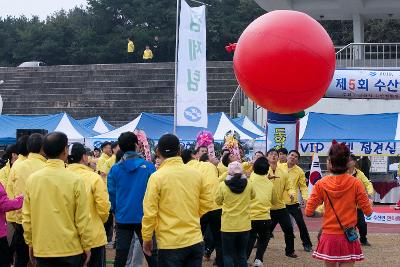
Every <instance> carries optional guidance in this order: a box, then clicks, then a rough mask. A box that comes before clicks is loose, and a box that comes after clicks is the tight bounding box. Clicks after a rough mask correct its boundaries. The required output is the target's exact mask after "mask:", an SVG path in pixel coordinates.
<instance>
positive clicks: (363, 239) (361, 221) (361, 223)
mask: <svg viewBox="0 0 400 267" xmlns="http://www.w3.org/2000/svg"><path fill="white" fill-rule="evenodd" d="M356 163H357V157H356V156H355V155H353V154H351V155H350V161H349V164H348V168H349V169H348V173H349V174H351V175H353V176H354V177H356V178H358V179H360V180H361V182H362V183H363V185H364V187H365V191H366V192H367V193H368V196H369V197H370V198H372V197H373V195H374V187H373V186H372V183H371V181H370V180H368V178H367V177H366V176H365V174H364V173H363V172H362V171H361V170H359V169H357V168H356ZM357 228H358V231H359V232H360V243H361V245H363V246H371V244H370V243H369V242H368V239H367V233H368V226H367V223H366V222H365V217H364V213H363V212H362V210H361V209H359V208H357Z"/></svg>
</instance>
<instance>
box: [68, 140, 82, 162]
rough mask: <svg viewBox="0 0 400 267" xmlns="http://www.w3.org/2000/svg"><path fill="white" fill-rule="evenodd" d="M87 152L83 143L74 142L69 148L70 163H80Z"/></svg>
mask: <svg viewBox="0 0 400 267" xmlns="http://www.w3.org/2000/svg"><path fill="white" fill-rule="evenodd" d="M85 154H86V148H85V146H84V145H82V144H81V143H73V144H71V146H70V148H69V155H68V163H69V164H73V163H79V162H81V160H82V158H83V155H85Z"/></svg>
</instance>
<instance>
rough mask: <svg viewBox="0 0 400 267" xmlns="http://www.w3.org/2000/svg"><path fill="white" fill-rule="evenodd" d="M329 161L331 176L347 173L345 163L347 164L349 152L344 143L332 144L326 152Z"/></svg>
mask: <svg viewBox="0 0 400 267" xmlns="http://www.w3.org/2000/svg"><path fill="white" fill-rule="evenodd" d="M328 155H329V161H330V163H331V166H332V169H331V170H330V171H331V172H332V173H333V174H343V173H345V172H346V171H347V163H348V162H349V157H350V150H349V148H348V147H347V146H346V145H345V144H344V143H340V144H339V143H337V142H336V141H334V142H332V146H331V148H330V149H329V152H328Z"/></svg>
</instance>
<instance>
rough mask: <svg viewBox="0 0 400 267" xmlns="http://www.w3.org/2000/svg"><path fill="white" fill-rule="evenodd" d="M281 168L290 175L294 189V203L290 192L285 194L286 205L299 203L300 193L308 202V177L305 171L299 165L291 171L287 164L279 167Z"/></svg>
mask: <svg viewBox="0 0 400 267" xmlns="http://www.w3.org/2000/svg"><path fill="white" fill-rule="evenodd" d="M279 167H280V168H282V169H283V170H285V171H286V172H287V173H288V174H289V179H290V181H291V182H292V185H293V189H294V201H293V202H292V201H291V199H290V197H289V194H288V192H287V191H286V192H285V203H286V205H294V204H298V203H299V198H298V196H297V193H298V191H299V190H300V192H301V197H302V198H303V200H304V201H307V200H308V187H307V183H306V176H305V174H304V171H303V170H302V169H301V168H300V167H299V166H297V165H295V166H293V167H292V168H290V169H289V167H288V165H287V163H282V164H281V165H279Z"/></svg>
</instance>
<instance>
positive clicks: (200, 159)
mask: <svg viewBox="0 0 400 267" xmlns="http://www.w3.org/2000/svg"><path fill="white" fill-rule="evenodd" d="M209 160H210V157H209V156H208V154H207V153H204V154H203V155H201V156H200V158H199V161H202V162H206V161H209Z"/></svg>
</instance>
